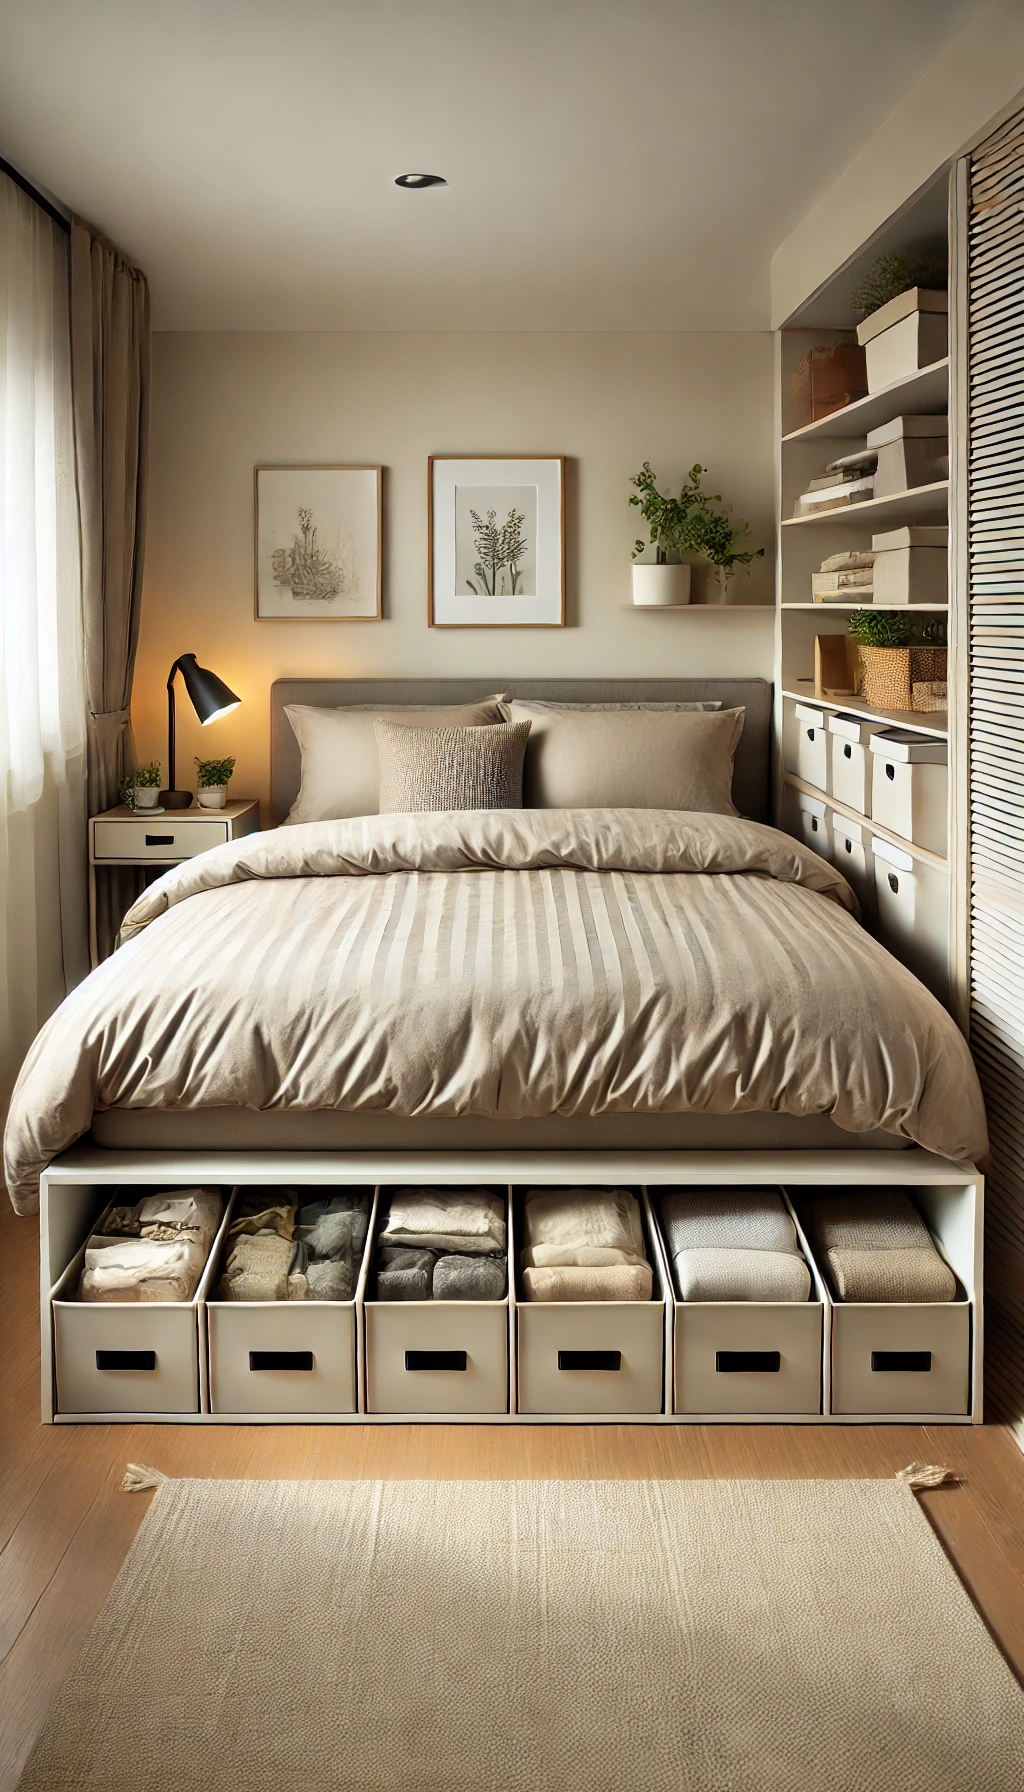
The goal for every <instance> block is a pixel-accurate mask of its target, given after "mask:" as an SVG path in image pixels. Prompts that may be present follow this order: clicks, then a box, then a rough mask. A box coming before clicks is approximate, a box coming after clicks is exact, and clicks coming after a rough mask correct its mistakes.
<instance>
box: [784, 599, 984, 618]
mask: <svg viewBox="0 0 1024 1792" xmlns="http://www.w3.org/2000/svg"><path fill="white" fill-rule="evenodd" d="M781 607H782V609H784V610H818V611H820V613H821V614H822V615H823V616H827V615H828V613H829V611H830V610H895V611H896V613H897V614H898V615H900V616H902V614H903V612H904V610H928V611H930V612H931V613H932V614H935V615H939V616H944V615H945V613H946V611H947V610H948V608H949V605H948V604H876V603H873V602H871V603H865V602H864V600H863V598H845V597H844V598H843V600H842V602H841V603H827V604H816V603H815V602H814V601H813V599H812V600H811V602H810V603H801V604H797V603H784V604H783V605H782V606H781Z"/></svg>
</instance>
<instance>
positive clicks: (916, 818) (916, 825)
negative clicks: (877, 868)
mask: <svg viewBox="0 0 1024 1792" xmlns="http://www.w3.org/2000/svg"><path fill="white" fill-rule="evenodd" d="M948 801H949V772H948V769H947V750H946V742H945V741H944V740H933V739H930V738H929V737H928V736H927V735H925V734H914V733H911V732H909V731H906V730H904V729H901V728H881V729H879V730H878V732H877V733H876V734H875V735H874V736H873V737H872V741H871V814H872V816H873V817H874V819H875V821H877V822H878V823H879V824H880V825H881V826H882V827H884V828H888V829H889V830H890V832H891V833H893V834H899V835H901V836H902V838H903V839H904V840H912V841H913V842H914V844H915V846H925V847H927V848H928V851H929V852H936V853H938V854H939V856H940V857H944V856H945V852H946V836H947V808H948Z"/></svg>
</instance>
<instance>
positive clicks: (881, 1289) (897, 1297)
mask: <svg viewBox="0 0 1024 1792" xmlns="http://www.w3.org/2000/svg"><path fill="white" fill-rule="evenodd" d="M824 1263H825V1268H826V1270H827V1271H828V1276H829V1280H830V1282H831V1283H832V1286H833V1289H834V1291H835V1294H836V1297H837V1298H838V1299H839V1300H859V1301H908V1302H921V1301H931V1300H935V1301H939V1300H942V1301H945V1300H955V1299H956V1277H955V1276H954V1274H953V1271H952V1270H951V1269H950V1267H949V1264H948V1263H944V1262H943V1260H942V1258H941V1257H940V1256H939V1253H938V1251H937V1250H936V1249H935V1246H934V1245H933V1244H930V1243H929V1244H928V1245H908V1246H907V1247H905V1248H904V1249H896V1250H882V1251H870V1250H869V1251H858V1250H855V1249H853V1247H851V1246H850V1245H837V1246H836V1248H835V1250H832V1251H826V1252H825V1253H824Z"/></svg>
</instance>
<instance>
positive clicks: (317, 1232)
mask: <svg viewBox="0 0 1024 1792" xmlns="http://www.w3.org/2000/svg"><path fill="white" fill-rule="evenodd" d="M369 1223H370V1198H369V1196H368V1195H365V1194H357V1193H351V1194H350V1193H348V1192H346V1191H342V1192H340V1193H338V1194H333V1195H325V1196H322V1197H321V1198H320V1199H319V1200H316V1201H307V1202H306V1204H305V1206H303V1207H300V1208H299V1211H298V1214H297V1216H296V1227H295V1230H296V1232H297V1234H298V1236H299V1237H300V1238H302V1239H304V1240H305V1242H306V1243H307V1244H308V1246H309V1248H310V1250H311V1251H313V1252H314V1253H315V1255H316V1256H318V1257H336V1256H337V1255H338V1253H339V1251H347V1252H348V1253H349V1254H350V1255H351V1256H353V1257H359V1256H361V1254H362V1249H363V1246H364V1244H365V1243H366V1230H367V1227H368V1225H369Z"/></svg>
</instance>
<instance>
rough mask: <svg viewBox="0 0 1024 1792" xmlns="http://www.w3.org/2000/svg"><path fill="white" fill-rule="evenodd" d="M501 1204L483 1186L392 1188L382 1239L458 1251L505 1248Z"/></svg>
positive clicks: (472, 1252)
mask: <svg viewBox="0 0 1024 1792" xmlns="http://www.w3.org/2000/svg"><path fill="white" fill-rule="evenodd" d="M505 1241H506V1233H505V1203H504V1201H503V1200H502V1198H501V1196H500V1195H491V1194H488V1193H487V1192H486V1191H485V1190H483V1189H429V1190H427V1189H415V1188H400V1189H396V1190H395V1193H394V1194H393V1195H392V1197H391V1206H390V1210H389V1212H388V1217H387V1222H386V1224H385V1226H384V1230H383V1232H382V1233H381V1242H382V1243H386V1244H389V1245H414V1246H419V1247H421V1248H423V1249H426V1250H431V1251H454V1252H457V1253H459V1254H461V1255H463V1256H466V1255H471V1256H481V1257H484V1256H493V1255H494V1254H495V1253H496V1252H500V1251H504V1249H505Z"/></svg>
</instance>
